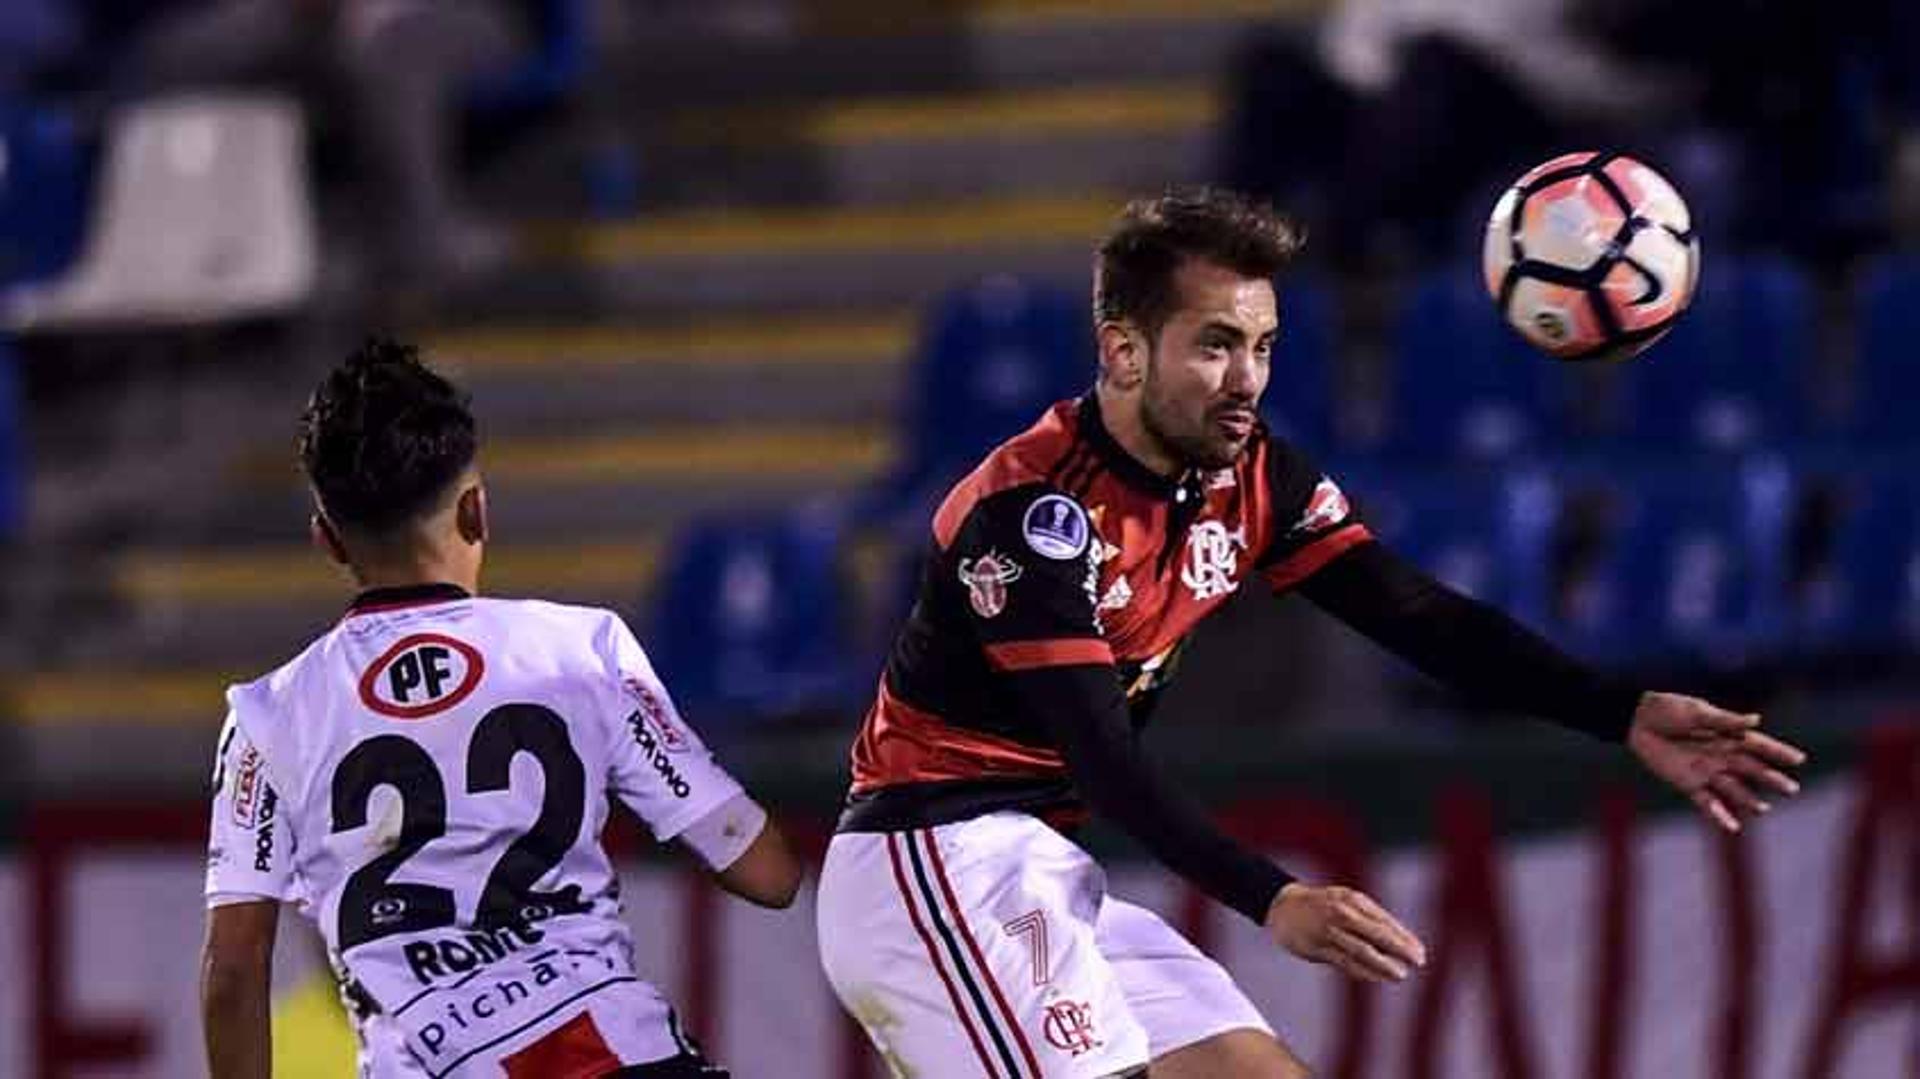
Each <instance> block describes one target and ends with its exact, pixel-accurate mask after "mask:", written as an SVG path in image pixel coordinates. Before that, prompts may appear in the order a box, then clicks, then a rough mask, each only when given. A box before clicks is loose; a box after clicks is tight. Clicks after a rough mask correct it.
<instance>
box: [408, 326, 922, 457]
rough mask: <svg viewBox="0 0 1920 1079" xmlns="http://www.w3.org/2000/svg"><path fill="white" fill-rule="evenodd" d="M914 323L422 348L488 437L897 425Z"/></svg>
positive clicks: (638, 330)
mask: <svg viewBox="0 0 1920 1079" xmlns="http://www.w3.org/2000/svg"><path fill="white" fill-rule="evenodd" d="M918 319H919V313H918V312H915V311H912V310H890V311H881V312H874V313H871V314H864V315H844V316H835V315H789V316H742V317H740V318H737V319H726V320H714V321H709V322H705V323H700V322H688V323H682V324H678V325H651V326H635V325H597V326H594V325H589V326H552V327H545V326H506V327H477V328H470V329H465V330H460V331H455V332H450V333H444V334H441V335H439V336H436V337H434V338H431V339H430V340H429V341H428V342H427V351H428V355H430V356H431V357H433V358H434V360H435V361H436V362H438V363H441V364H443V365H444V366H445V367H446V368H447V369H448V370H449V371H451V372H452V373H453V374H454V375H456V376H457V377H458V378H459V379H460V380H461V381H462V383H463V384H464V385H466V386H467V387H468V388H469V389H470V390H471V391H472V392H473V395H474V406H475V409H476V411H477V412H478V414H479V416H480V419H481V421H482V423H483V424H484V425H485V428H486V430H487V432H488V434H489V437H493V436H495V435H499V434H502V433H505V434H514V433H527V432H534V431H540V430H556V429H566V430H577V429H579V428H583V427H584V428H588V429H592V428H595V427H614V426H618V425H623V424H624V425H630V426H634V427H635V428H636V429H638V430H642V431H644V430H646V429H647V425H649V424H654V423H670V424H688V423H692V422H698V421H718V422H735V423H738V422H746V421H751V422H764V423H768V424H780V425H790V424H795V423H803V424H809V423H811V424H817V423H855V424H858V423H871V422H872V420H873V418H874V417H876V416H891V415H893V414H894V411H895V408H896V405H897V403H898V401H899V397H900V390H901V377H902V375H903V374H904V372H905V360H906V358H907V357H908V356H909V354H910V353H911V352H912V349H913V339H914V333H915V330H916V323H917V321H918Z"/></svg>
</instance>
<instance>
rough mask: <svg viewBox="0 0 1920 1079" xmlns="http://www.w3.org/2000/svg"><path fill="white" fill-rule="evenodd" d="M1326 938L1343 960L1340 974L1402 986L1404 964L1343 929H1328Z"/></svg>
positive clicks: (1352, 932)
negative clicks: (1396, 983) (1344, 973)
mask: <svg viewBox="0 0 1920 1079" xmlns="http://www.w3.org/2000/svg"><path fill="white" fill-rule="evenodd" d="M1327 937H1328V940H1329V942H1330V943H1332V944H1333V946H1334V949H1335V951H1337V952H1338V953H1339V955H1340V957H1341V958H1342V959H1344V960H1346V962H1345V963H1341V964H1339V965H1340V967H1341V968H1342V969H1343V970H1347V971H1348V972H1349V973H1356V972H1357V973H1356V976H1358V977H1365V978H1367V979H1368V980H1370V981H1376V982H1378V981H1387V982H1404V981H1406V980H1407V975H1408V973H1410V971H1409V970H1408V967H1407V964H1405V963H1403V962H1400V961H1398V960H1396V959H1394V958H1392V957H1391V956H1388V955H1386V954H1385V953H1383V952H1382V951H1381V950H1380V949H1379V948H1378V947H1375V942H1373V941H1371V940H1369V939H1367V938H1365V937H1363V936H1362V935H1361V934H1359V933H1357V932H1354V931H1353V930H1350V929H1347V928H1345V927H1343V926H1338V925H1335V926H1330V927H1329V929H1328V933H1327Z"/></svg>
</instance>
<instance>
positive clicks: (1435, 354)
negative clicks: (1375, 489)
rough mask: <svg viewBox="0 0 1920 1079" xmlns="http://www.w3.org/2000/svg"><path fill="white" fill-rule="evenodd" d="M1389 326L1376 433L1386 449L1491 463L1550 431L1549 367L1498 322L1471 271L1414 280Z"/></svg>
mask: <svg viewBox="0 0 1920 1079" xmlns="http://www.w3.org/2000/svg"><path fill="white" fill-rule="evenodd" d="M1395 332H1396V340H1395V346H1394V355H1393V371H1392V374H1391V385H1392V391H1391V393H1390V395H1389V403H1388V406H1387V407H1388V412H1387V432H1386V442H1387V445H1388V446H1389V447H1391V448H1392V449H1393V450H1395V451H1397V452H1398V453H1400V454H1402V455H1405V456H1408V457H1414V458H1421V459H1430V458H1434V457H1442V458H1453V459H1474V460H1493V459H1503V458H1508V457H1511V456H1513V455H1515V454H1517V453H1519V452H1521V451H1524V450H1527V449H1530V448H1534V447H1537V446H1539V445H1541V444H1542V443H1544V442H1547V441H1549V440H1550V439H1551V438H1552V437H1553V436H1554V435H1555V434H1556V432H1555V430H1554V426H1553V423H1554V421H1553V417H1552V412H1553V409H1552V401H1551V397H1550V392H1549V391H1550V386H1549V384H1548V376H1549V373H1550V372H1552V371H1553V367H1552V365H1551V364H1549V363H1548V362H1547V361H1546V360H1545V359H1543V358H1542V357H1541V355H1540V354H1539V353H1537V352H1535V351H1533V350H1532V349H1531V348H1529V347H1528V346H1527V344H1526V343H1525V342H1524V341H1522V340H1521V339H1520V336H1519V335H1518V334H1516V333H1514V332H1513V330H1511V329H1509V328H1508V327H1507V325H1506V324H1505V323H1504V322H1503V321H1502V320H1501V318H1500V314H1499V311H1498V310H1497V309H1496V308H1495V307H1494V305H1493V303H1492V302H1491V301H1490V300H1488V298H1487V292H1486V289H1485V287H1484V286H1483V285H1482V284H1481V282H1480V280H1479V278H1478V277H1475V276H1473V275H1472V274H1469V273H1464V272H1462V273H1442V274H1435V275H1430V276H1428V277H1426V278H1424V279H1422V280H1421V281H1419V282H1417V283H1416V284H1415V286H1414V288H1413V291H1412V294H1411V295H1410V296H1409V297H1408V299H1407V302H1406V305H1405V307H1404V308H1403V309H1402V311H1401V314H1400V320H1399V325H1398V328H1397V330H1396V331H1395Z"/></svg>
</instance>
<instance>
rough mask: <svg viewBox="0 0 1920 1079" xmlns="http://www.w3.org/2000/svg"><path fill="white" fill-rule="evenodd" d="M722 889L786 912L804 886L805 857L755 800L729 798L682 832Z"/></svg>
mask: <svg viewBox="0 0 1920 1079" xmlns="http://www.w3.org/2000/svg"><path fill="white" fill-rule="evenodd" d="M680 842H681V844H682V845H683V846H685V847H688V848H689V849H691V850H692V851H693V853H694V855H695V856H696V857H698V858H700V859H701V860H702V861H704V862H706V863H707V866H708V868H709V870H710V871H711V872H712V873H713V879H714V881H715V882H716V883H718V884H719V885H720V887H722V888H724V889H726V890H727V891H729V892H731V893H733V894H734V895H737V896H739V897H740V898H742V899H744V900H746V901H747V902H749V903H753V904H755V905H756V906H762V907H767V908H770V909H773V910H783V909H785V908H787V907H790V906H792V905H793V897H794V895H795V893H797V892H798V891H799V890H800V878H801V873H802V871H801V867H800V860H799V859H798V858H796V857H794V854H793V848H792V847H791V846H790V845H788V843H787V839H786V836H785V835H784V834H782V833H781V831H780V827H779V825H776V824H775V823H773V821H772V820H771V819H770V818H769V817H768V816H767V813H766V811H765V810H764V809H761V808H760V806H759V805H758V804H757V803H756V802H754V801H753V799H751V798H748V797H746V796H745V795H742V796H740V797H737V798H734V799H732V800H730V801H728V802H727V803H726V804H725V805H723V806H721V807H720V808H719V809H718V810H716V811H715V812H713V813H711V814H709V815H708V816H707V817H706V818H705V819H704V820H701V821H699V822H697V823H695V824H694V825H693V826H692V827H691V828H688V829H687V831H686V832H685V833H683V834H682V835H681V836H680Z"/></svg>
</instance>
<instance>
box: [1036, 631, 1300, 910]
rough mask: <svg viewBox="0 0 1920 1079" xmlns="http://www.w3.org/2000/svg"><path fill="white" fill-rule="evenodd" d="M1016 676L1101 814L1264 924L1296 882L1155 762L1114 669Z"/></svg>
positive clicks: (1189, 877)
mask: <svg viewBox="0 0 1920 1079" xmlns="http://www.w3.org/2000/svg"><path fill="white" fill-rule="evenodd" d="M1008 680H1009V682H1010V683H1011V684H1012V688H1013V690H1014V692H1015V693H1016V694H1017V695H1018V696H1019V697H1020V699H1021V700H1022V702H1023V703H1025V705H1026V706H1028V707H1030V708H1033V709H1035V710H1036V711H1037V712H1038V713H1039V714H1040V715H1041V716H1043V717H1045V720H1046V724H1047V730H1048V732H1049V733H1050V734H1051V735H1052V736H1053V738H1054V740H1055V741H1056V743H1057V744H1058V745H1059V747H1060V754H1061V756H1062V757H1064V758H1065V759H1066V762H1067V768H1068V770H1069V771H1070V772H1071V773H1072V775H1073V781H1074V786H1075V788H1076V789H1077V790H1078V791H1079V793H1080V796H1081V797H1082V798H1084V799H1086V801H1087V804H1088V805H1089V806H1091V807H1092V808H1093V810H1094V812H1096V813H1098V814H1100V815H1101V816H1102V817H1104V818H1106V819H1107V820H1109V821H1112V822H1113V823H1114V824H1116V825H1118V826H1120V828H1121V829H1123V830H1124V831H1125V832H1126V833H1127V834H1128V835H1130V836H1132V837H1133V838H1134V839H1135V840H1136V841H1137V842H1139V843H1140V845H1141V846H1143V847H1145V848H1146V849H1147V852H1148V853H1149V854H1151V855H1153V857H1154V858H1156V859H1158V860H1159V861H1160V863H1161V864H1162V865H1165V866H1166V867H1167V868H1168V869H1171V870H1173V871H1174V872H1175V873H1178V874H1179V875H1180V876H1182V877H1184V878H1185V879H1186V880H1187V881H1189V882H1190V883H1192V884H1193V886H1194V887H1196V888H1198V889H1200V890H1201V891H1202V892H1204V893H1206V894H1207V895H1208V896H1210V897H1212V898H1213V899H1214V900H1216V901H1218V902H1219V903H1221V904H1222V905H1224V906H1226V907H1228V908H1230V909H1232V910H1236V911H1238V912H1240V913H1241V914H1243V915H1245V916H1246V917H1248V918H1250V919H1252V920H1253V921H1255V922H1264V921H1265V920H1266V916H1267V908H1268V907H1270V906H1272V905H1273V900H1274V897H1275V896H1277V895H1279V894H1280V889H1281V888H1284V887H1286V885H1287V884H1288V883H1289V882H1290V881H1292V879H1293V878H1292V877H1290V876H1288V875H1287V873H1286V872H1285V871H1283V870H1282V869H1280V867H1278V866H1276V865H1274V864H1273V863H1272V862H1270V861H1268V860H1267V859H1266V858H1263V857H1261V856H1260V855H1259V854H1256V853H1255V852H1253V851H1251V850H1249V849H1247V848H1246V847H1243V846H1241V845H1240V844H1239V843H1237V842H1235V841H1234V840H1233V839H1231V838H1229V837H1228V836H1227V835H1226V834H1225V833H1223V832H1221V831H1220V830H1219V829H1218V828H1217V827H1215V826H1214V824H1213V822H1212V820H1211V819H1209V818H1208V816H1207V815H1206V813H1205V811H1204V810H1202V809H1201V807H1200V806H1199V804H1198V803H1196V802H1195V801H1194V800H1193V799H1192V798H1190V797H1188V796H1187V795H1186V794H1185V793H1183V792H1182V791H1180V790H1179V789H1178V788H1177V787H1175V786H1174V785H1173V783H1172V782H1171V781H1170V780H1168V779H1167V778H1166V776H1165V775H1164V774H1163V773H1162V772H1161V770H1160V769H1159V767H1158V766H1156V765H1154V764H1153V763H1152V762H1151V761H1150V760H1149V759H1148V757H1147V755H1146V752H1145V750H1144V748H1143V747H1142V746H1141V743H1140V736H1139V735H1138V734H1137V733H1136V732H1135V731H1134V730H1133V726H1132V724H1131V722H1130V721H1129V720H1128V718H1127V706H1126V698H1125V695H1124V693H1123V692H1122V691H1121V687H1120V679H1119V677H1118V676H1117V675H1116V674H1115V672H1114V671H1113V669H1112V668H1111V667H1108V668H1100V667H1093V666H1079V667H1051V668H1045V669H1037V670H1029V671H1022V672H1020V673H1018V674H1014V675H1010V676H1008Z"/></svg>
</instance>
